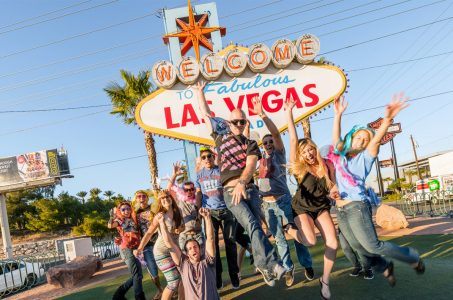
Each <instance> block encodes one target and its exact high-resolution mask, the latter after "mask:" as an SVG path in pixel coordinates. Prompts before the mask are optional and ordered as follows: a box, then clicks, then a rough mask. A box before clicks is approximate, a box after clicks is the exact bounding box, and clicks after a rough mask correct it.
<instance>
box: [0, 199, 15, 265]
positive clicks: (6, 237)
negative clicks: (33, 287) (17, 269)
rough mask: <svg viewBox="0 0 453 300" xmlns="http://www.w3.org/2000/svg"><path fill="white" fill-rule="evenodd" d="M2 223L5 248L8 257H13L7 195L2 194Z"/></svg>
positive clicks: (0, 204)
mask: <svg viewBox="0 0 453 300" xmlns="http://www.w3.org/2000/svg"><path fill="white" fill-rule="evenodd" d="M0 210H1V212H0V225H1V228H2V239H3V250H4V253H5V256H6V258H7V259H11V258H13V243H12V242H11V235H10V232H9V223H8V214H7V212H6V198H5V195H3V194H0Z"/></svg>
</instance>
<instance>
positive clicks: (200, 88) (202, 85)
mask: <svg viewBox="0 0 453 300" xmlns="http://www.w3.org/2000/svg"><path fill="white" fill-rule="evenodd" d="M206 84H207V82H206V81H203V80H200V81H198V82H197V84H196V85H195V89H196V90H197V91H198V92H203V90H204V88H205V87H206Z"/></svg>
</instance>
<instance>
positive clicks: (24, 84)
mask: <svg viewBox="0 0 453 300" xmlns="http://www.w3.org/2000/svg"><path fill="white" fill-rule="evenodd" d="M155 49H157V48H154V49H151V50H147V51H140V52H135V53H130V54H128V55H125V56H122V57H118V58H116V59H113V60H109V61H106V62H101V63H97V64H93V65H89V66H84V67H81V68H78V69H74V70H67V71H64V72H62V73H58V74H53V75H50V76H46V77H41V78H36V79H32V80H29V81H26V82H21V83H18V84H15V85H11V86H6V87H1V88H0V91H2V92H5V91H10V90H14V89H18V88H23V87H27V86H31V85H35V84H39V83H42V82H48V81H50V80H54V79H59V78H61V77H63V76H67V75H74V74H78V73H82V72H86V71H91V70H95V69H98V68H100V67H106V66H110V65H114V64H117V63H119V62H123V61H128V60H133V59H138V58H142V57H145V56H148V55H149V54H151V53H154V52H155Z"/></svg>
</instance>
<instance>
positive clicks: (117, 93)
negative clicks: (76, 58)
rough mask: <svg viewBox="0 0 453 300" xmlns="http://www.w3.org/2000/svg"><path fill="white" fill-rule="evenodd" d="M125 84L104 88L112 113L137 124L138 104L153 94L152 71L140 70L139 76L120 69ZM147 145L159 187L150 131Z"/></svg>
mask: <svg viewBox="0 0 453 300" xmlns="http://www.w3.org/2000/svg"><path fill="white" fill-rule="evenodd" d="M120 74H121V77H122V79H123V81H124V85H120V84H119V83H117V82H111V83H109V84H108V85H107V87H106V88H104V91H105V92H106V93H107V95H108V96H109V97H110V101H111V102H112V106H113V109H112V112H111V113H112V114H115V115H117V116H119V117H120V118H122V119H123V122H124V123H125V124H126V125H131V124H132V125H137V123H136V121H135V108H136V106H137V104H138V103H139V102H140V101H141V100H142V99H143V98H145V97H146V96H148V95H149V94H151V92H152V90H153V89H154V88H153V85H152V84H151V82H150V81H149V78H150V76H151V73H150V72H149V71H140V72H139V73H138V75H137V76H134V75H133V74H132V73H130V72H127V71H125V70H120ZM144 135H145V147H146V152H147V154H148V163H149V170H150V173H151V187H152V188H153V189H157V188H158V185H157V176H158V170H157V161H156V149H155V148H154V138H153V136H152V134H151V133H150V132H147V131H146V130H145V131H144Z"/></svg>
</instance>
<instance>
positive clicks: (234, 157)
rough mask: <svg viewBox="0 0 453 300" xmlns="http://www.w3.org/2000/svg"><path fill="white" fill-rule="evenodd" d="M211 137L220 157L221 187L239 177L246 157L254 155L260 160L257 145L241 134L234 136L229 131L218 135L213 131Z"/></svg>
mask: <svg viewBox="0 0 453 300" xmlns="http://www.w3.org/2000/svg"><path fill="white" fill-rule="evenodd" d="M216 119H220V118H216ZM216 121H217V120H216ZM213 128H216V126H213ZM211 136H212V137H213V139H214V142H215V145H216V147H217V149H218V152H219V155H220V165H219V167H220V181H221V182H222V185H225V183H226V182H227V181H229V180H230V179H234V178H238V177H239V176H241V174H242V171H243V170H244V169H245V165H246V161H247V156H250V155H256V156H257V157H258V159H260V158H261V152H260V149H259V148H258V144H257V143H256V142H255V141H253V140H249V139H247V138H246V137H245V136H244V135H242V134H240V135H234V134H232V133H231V132H229V130H228V131H227V132H225V131H224V132H222V133H218V132H217V131H215V130H214V132H213V133H212V134H211ZM252 180H253V179H252Z"/></svg>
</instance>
